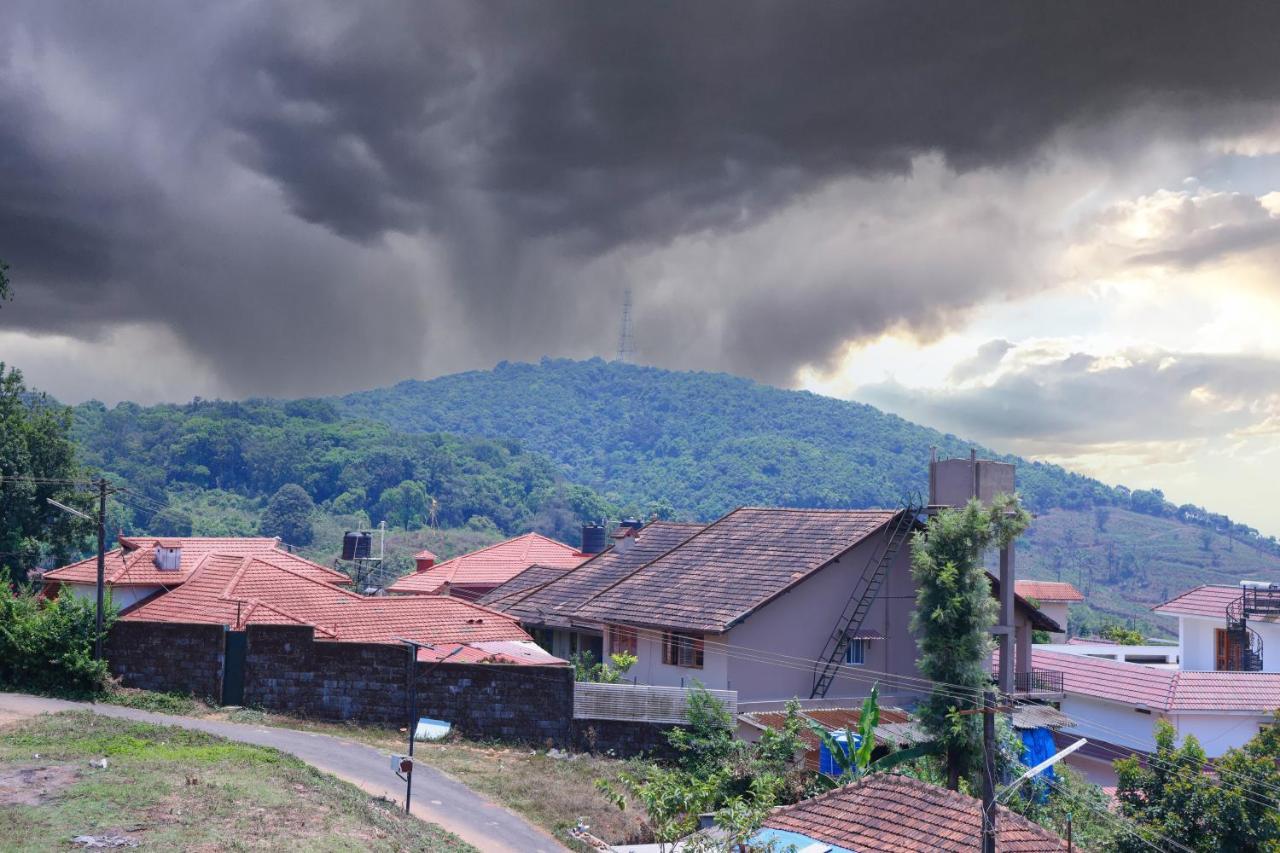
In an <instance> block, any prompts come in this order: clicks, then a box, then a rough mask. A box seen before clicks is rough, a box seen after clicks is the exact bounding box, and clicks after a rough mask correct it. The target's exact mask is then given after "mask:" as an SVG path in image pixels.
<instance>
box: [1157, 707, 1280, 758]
mask: <svg viewBox="0 0 1280 853" xmlns="http://www.w3.org/2000/svg"><path fill="white" fill-rule="evenodd" d="M1270 721H1271V718H1270V717H1269V716H1264V715H1254V714H1248V715H1236V714H1175V715H1174V717H1173V720H1172V722H1173V725H1174V727H1175V728H1176V729H1177V730H1178V736H1179V737H1180V738H1182V737H1186V736H1187V735H1195V736H1196V740H1198V741H1200V746H1202V747H1204V751H1205V754H1207V755H1208V756H1209V757H1210V758H1218V757H1220V756H1221V755H1223V754H1224V753H1225V752H1226V751H1227V750H1228V749H1231V748H1232V747H1240V746H1244V745H1245V744H1246V743H1248V742H1249V741H1250V740H1252V739H1253V737H1254V735H1256V734H1257V733H1258V732H1259V730H1260V725H1261V724H1262V723H1264V722H1270Z"/></svg>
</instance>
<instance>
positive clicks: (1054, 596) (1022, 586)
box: [1013, 580, 1084, 602]
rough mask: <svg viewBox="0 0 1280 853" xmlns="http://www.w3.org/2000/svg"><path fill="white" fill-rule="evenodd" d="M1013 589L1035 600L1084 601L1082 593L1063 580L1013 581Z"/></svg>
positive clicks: (1024, 596)
mask: <svg viewBox="0 0 1280 853" xmlns="http://www.w3.org/2000/svg"><path fill="white" fill-rule="evenodd" d="M1013 591H1014V592H1015V593H1017V594H1018V595H1020V596H1022V597H1023V598H1034V599H1035V600H1036V601H1039V602H1045V601H1084V595H1082V594H1081V592H1080V590H1078V589H1076V588H1075V587H1074V586H1072V585H1071V584H1069V583H1066V582H1065V581H1032V580H1026V581H1014V582H1013Z"/></svg>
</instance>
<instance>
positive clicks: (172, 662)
mask: <svg viewBox="0 0 1280 853" xmlns="http://www.w3.org/2000/svg"><path fill="white" fill-rule="evenodd" d="M246 633H247V650H246V654H245V663H244V704H245V705H246V706H248V707H257V708H263V709H265V710H269V711H277V712H280V713H285V714H291V715H294V716H299V717H308V718H313V719H320V720H353V721H358V722H364V723H374V724H384V725H391V726H396V727H400V726H404V725H405V723H406V721H407V720H408V707H409V706H408V692H407V690H406V676H407V670H408V663H409V661H408V652H407V651H406V650H405V649H404V648H403V647H402V646H393V645H383V644H377V643H337V642H330V641H324V640H321V641H316V640H315V637H314V633H313V631H312V629H311V628H310V627H307V626H286V625H250V626H249V627H248V629H247V631H246ZM224 648H225V629H224V628H223V627H222V626H220V625H178V624H169V623H156V622H117V623H116V625H115V626H114V627H113V628H112V629H111V635H110V637H109V638H108V641H107V654H108V659H109V660H110V662H111V669H112V672H113V673H115V674H116V675H118V676H120V678H121V680H122V683H123V684H124V685H125V686H126V687H140V688H143V689H146V690H159V691H165V692H177V693H189V694H193V695H195V696H196V697H198V698H209V699H212V700H213V702H214V703H215V704H216V703H217V702H218V701H220V699H221V696H222V678H223V667H224ZM415 667H416V678H417V702H418V716H420V717H431V718H434V719H439V720H447V721H449V722H450V723H452V724H453V727H454V730H455V731H457V732H458V733H459V734H462V735H464V736H466V737H469V738H476V739H481V740H490V739H492V740H506V741H520V742H524V743H531V744H537V745H541V746H548V745H551V746H557V747H561V748H573V749H577V750H582V751H591V752H595V753H598V754H608V753H612V754H614V755H617V756H621V757H625V756H632V755H638V754H641V753H643V754H645V755H648V756H651V757H658V758H662V757H669V756H670V754H671V751H670V747H669V745H668V743H667V738H666V734H665V733H666V732H667V730H669V729H670V728H672V727H671V726H670V725H669V724H657V723H642V722H632V721H617V720H575V719H574V717H573V670H572V668H570V667H567V666H563V667H545V666H503V665H497V664H455V663H448V662H445V663H441V664H433V663H417V664H416V665H415Z"/></svg>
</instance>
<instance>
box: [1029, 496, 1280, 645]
mask: <svg viewBox="0 0 1280 853" xmlns="http://www.w3.org/2000/svg"><path fill="white" fill-rule="evenodd" d="M1018 572H1019V577H1031V578H1037V579H1040V580H1064V581H1069V582H1070V583H1073V584H1075V585H1076V587H1077V588H1078V589H1079V590H1080V591H1081V592H1083V593H1084V594H1085V596H1086V598H1087V600H1088V601H1087V604H1088V607H1087V608H1080V607H1077V608H1073V614H1072V621H1073V625H1074V627H1075V628H1076V629H1085V630H1087V629H1089V628H1091V627H1096V626H1097V625H1098V624H1099V623H1100V622H1102V621H1106V620H1110V619H1117V618H1118V619H1122V620H1124V621H1128V620H1130V619H1133V620H1136V624H1137V625H1138V627H1140V628H1144V629H1145V631H1146V632H1147V633H1150V634H1152V635H1161V636H1170V637H1171V636H1174V635H1175V634H1176V631H1177V624H1176V621H1175V620H1174V619H1172V618H1170V617H1167V616H1160V615H1158V614H1155V613H1151V612H1150V610H1149V608H1150V607H1152V606H1153V605H1155V604H1159V603H1160V602H1162V601H1167V600H1168V599H1169V598H1171V597H1173V596H1174V595H1177V594H1178V593H1179V592H1182V591H1183V590H1187V589H1190V588H1192V587H1194V586H1197V585H1199V584H1202V583H1224V584H1235V583H1238V582H1239V581H1240V580H1241V579H1244V578H1254V579H1260V580H1280V557H1277V556H1276V555H1274V554H1271V553H1268V552H1266V551H1262V550H1259V549H1258V548H1255V547H1253V546H1251V545H1249V544H1247V543H1245V542H1241V541H1238V540H1236V539H1234V538H1231V537H1228V536H1224V535H1222V534H1219V533H1214V532H1212V531H1209V530H1205V529H1204V528H1202V527H1197V526H1195V525H1191V524H1183V523H1180V522H1178V521H1176V520H1173V519H1167V518H1153V517H1151V516H1148V515H1142V514H1140V513H1136V512H1131V511H1128V510H1123V509H1114V508H1113V509H1109V510H1106V511H1103V512H1095V511H1081V510H1063V509H1053V510H1050V511H1048V512H1047V513H1044V514H1042V515H1040V516H1039V517H1037V518H1036V520H1035V523H1034V524H1033V525H1032V526H1031V529H1030V530H1029V531H1028V533H1027V535H1026V537H1025V538H1024V539H1023V540H1022V541H1020V542H1019V545H1018Z"/></svg>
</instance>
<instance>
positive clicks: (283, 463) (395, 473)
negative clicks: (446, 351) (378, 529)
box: [71, 400, 617, 546]
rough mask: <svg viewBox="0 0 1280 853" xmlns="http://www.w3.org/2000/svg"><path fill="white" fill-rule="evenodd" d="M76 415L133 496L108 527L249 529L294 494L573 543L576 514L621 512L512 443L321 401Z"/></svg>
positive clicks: (201, 404)
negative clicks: (395, 425)
mask: <svg viewBox="0 0 1280 853" xmlns="http://www.w3.org/2000/svg"><path fill="white" fill-rule="evenodd" d="M73 413H74V420H73V426H72V431H71V435H72V438H73V439H74V441H75V443H76V445H77V457H78V461H79V463H80V464H81V465H83V466H84V467H85V468H86V469H88V470H92V471H94V472H98V471H101V472H103V473H105V474H106V475H107V476H108V477H109V478H110V479H111V480H113V481H114V482H116V483H117V484H119V485H122V486H124V487H125V488H126V489H127V490H128V491H125V492H121V493H120V494H119V495H117V497H116V498H114V499H113V526H119V527H121V528H123V529H125V530H128V531H130V532H139V533H140V532H144V531H145V532H150V533H154V534H166V533H168V534H179V535H187V534H192V533H194V534H196V535H206V536H208V535H245V534H249V533H256V532H257V531H258V516H259V515H260V513H261V511H262V509H263V508H264V506H265V505H266V503H267V500H268V499H269V498H270V497H271V496H272V495H273V494H275V493H276V492H277V491H278V490H280V489H281V488H282V487H299V486H300V487H301V488H302V490H303V491H305V492H306V494H307V497H308V499H309V500H310V501H313V502H314V504H315V505H316V508H317V509H319V510H320V511H321V513H322V514H328V515H331V516H338V517H343V518H345V519H346V523H347V524H352V525H357V526H359V527H368V526H369V525H370V524H371V523H373V524H376V523H377V522H378V521H386V522H387V524H388V525H389V526H391V527H392V528H396V529H401V530H415V529H419V528H424V527H427V526H431V527H433V528H453V527H466V526H469V527H471V528H473V529H477V530H481V531H483V530H485V529H492V530H493V532H494V533H498V532H501V533H507V534H512V533H521V532H524V531H526V530H529V529H531V528H535V529H539V530H542V531H543V532H546V533H548V534H551V535H556V536H559V537H561V538H564V539H565V540H567V541H576V540H577V536H578V534H577V532H576V530H575V527H576V525H577V524H578V520H579V519H581V518H583V517H600V515H602V514H605V513H608V512H616V511H617V510H616V509H614V508H612V507H609V506H607V505H606V504H604V503H603V502H602V501H600V499H599V498H598V497H597V496H596V495H595V494H593V493H592V492H591V490H590V489H585V488H582V487H578V486H574V485H572V484H570V483H567V482H566V481H565V478H564V475H563V474H562V473H561V472H560V470H559V467H558V466H557V465H556V464H555V463H553V462H552V461H551V460H549V459H547V458H546V457H544V456H541V455H539V454H536V453H529V452H526V451H525V450H523V449H522V447H521V446H520V445H519V443H517V442H514V441H510V440H505V439H489V438H472V437H457V436H452V435H446V434H441V433H437V432H422V433H414V434H407V433H402V432H397V431H395V430H394V429H392V428H391V427H389V426H387V425H385V424H382V423H378V422H375V421H363V420H359V419H355V418H345V417H343V416H342V415H341V414H340V413H339V412H338V410H337V409H336V407H335V406H334V405H333V404H331V403H328V402H325V401H322V400H301V401H294V402H277V401H271V400H249V401H245V402H222V401H208V400H196V401H194V402H191V403H187V404H184V405H160V406H148V407H143V406H139V405H136V404H134V403H121V404H120V405H118V406H115V407H114V408H107V407H106V406H104V405H102V404H101V403H97V402H90V403H83V404H81V405H79V406H76V407H75V408H74V409H73ZM162 507H167V509H162ZM334 541H335V542H336V540H334ZM296 544H300V545H306V544H308V543H307V542H306V541H297V542H296ZM328 544H329V545H330V546H333V545H334V543H332V542H331V543H328Z"/></svg>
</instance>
